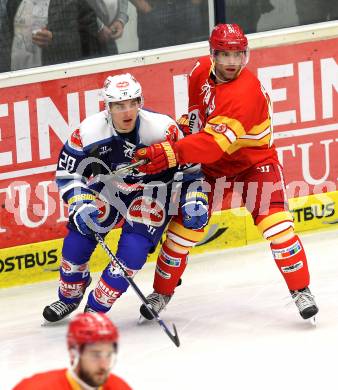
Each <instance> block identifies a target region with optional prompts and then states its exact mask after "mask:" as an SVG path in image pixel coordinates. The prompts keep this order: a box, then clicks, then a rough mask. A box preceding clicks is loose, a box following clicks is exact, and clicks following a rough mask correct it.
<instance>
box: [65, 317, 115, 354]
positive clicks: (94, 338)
mask: <svg viewBox="0 0 338 390" xmlns="http://www.w3.org/2000/svg"><path fill="white" fill-rule="evenodd" d="M118 337H119V336H118V331H117V328H116V326H115V325H114V324H113V323H112V322H111V321H110V319H109V318H108V317H107V316H106V315H105V314H103V313H82V314H78V315H77V316H75V317H74V319H72V320H71V321H70V323H69V326H68V333H67V342H68V348H69V349H72V348H79V347H81V346H82V345H84V344H91V343H97V342H100V341H110V342H112V343H115V344H116V343H117V341H118Z"/></svg>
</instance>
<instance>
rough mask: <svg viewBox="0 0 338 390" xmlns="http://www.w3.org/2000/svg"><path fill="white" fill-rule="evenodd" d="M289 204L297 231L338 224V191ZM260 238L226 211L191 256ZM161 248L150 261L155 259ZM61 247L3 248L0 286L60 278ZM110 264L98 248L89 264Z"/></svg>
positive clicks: (112, 238)
mask: <svg viewBox="0 0 338 390" xmlns="http://www.w3.org/2000/svg"><path fill="white" fill-rule="evenodd" d="M289 204H290V209H291V211H292V213H293V216H294V220H295V228H296V231H297V232H304V231H307V230H313V229H328V228H332V227H335V226H336V225H337V224H338V206H337V204H338V191H335V192H329V193H323V194H318V195H311V196H308V197H299V198H294V199H291V200H290V202H289ZM120 232H121V229H115V230H113V231H112V232H111V233H110V234H109V235H108V237H107V242H108V243H109V245H110V247H111V249H112V250H114V251H115V250H116V246H117V240H118V237H119V235H120ZM162 239H163V238H162ZM260 239H261V237H260V234H259V232H258V230H257V228H256V227H255V226H254V224H253V220H252V218H251V215H250V214H249V213H248V212H247V211H246V210H245V209H244V208H238V209H230V210H223V211H221V212H218V213H215V214H214V215H213V216H212V218H211V220H210V223H209V225H208V228H207V230H206V233H205V236H204V238H203V240H202V241H201V242H200V243H199V245H198V246H197V247H195V248H194V249H193V250H192V254H199V253H203V252H207V251H209V252H212V251H216V250H219V249H225V248H231V247H235V246H242V245H247V244H250V243H252V242H255V241H257V240H260ZM159 247H160V245H159V246H158V247H157V250H156V251H155V253H153V254H152V255H150V256H149V258H148V261H154V260H156V257H157V254H158V250H159ZM61 248H62V239H56V240H49V241H45V242H39V243H33V244H28V245H23V246H17V247H12V248H7V249H1V250H0V286H1V287H10V286H15V285H20V284H29V283H34V282H39V281H45V280H50V279H57V278H58V276H59V273H58V269H59V262H60V259H61ZM108 261H109V260H108V258H107V255H106V254H105V252H104V251H103V250H102V248H101V247H97V249H96V250H95V252H94V254H93V256H92V258H91V261H90V267H91V271H92V272H97V271H101V270H103V268H104V267H105V265H106V264H107V263H108Z"/></svg>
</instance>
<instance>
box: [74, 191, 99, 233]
mask: <svg viewBox="0 0 338 390" xmlns="http://www.w3.org/2000/svg"><path fill="white" fill-rule="evenodd" d="M74 198H75V199H74ZM94 200H95V196H94V195H90V194H82V195H77V196H74V197H73V198H72V199H70V201H68V204H69V222H70V223H71V224H72V225H73V226H75V228H76V229H77V230H78V231H79V232H80V233H81V234H83V235H91V234H92V233H93V231H95V230H96V227H98V226H100V225H99V221H98V216H99V214H100V211H99V209H98V208H97V207H96V204H95V203H94Z"/></svg>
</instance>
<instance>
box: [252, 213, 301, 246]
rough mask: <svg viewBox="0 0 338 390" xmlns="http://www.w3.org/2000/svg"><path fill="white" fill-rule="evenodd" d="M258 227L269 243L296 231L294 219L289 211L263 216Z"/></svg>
mask: <svg viewBox="0 0 338 390" xmlns="http://www.w3.org/2000/svg"><path fill="white" fill-rule="evenodd" d="M256 225H257V228H258V230H259V231H260V232H261V234H262V236H263V237H264V238H265V239H267V240H269V241H273V240H275V239H277V238H280V237H282V236H283V235H287V234H289V233H290V232H292V231H293V229H294V223H293V217H292V215H291V213H290V212H289V211H278V212H276V213H273V214H270V215H267V216H262V217H260V218H259V222H258V223H257V222H256Z"/></svg>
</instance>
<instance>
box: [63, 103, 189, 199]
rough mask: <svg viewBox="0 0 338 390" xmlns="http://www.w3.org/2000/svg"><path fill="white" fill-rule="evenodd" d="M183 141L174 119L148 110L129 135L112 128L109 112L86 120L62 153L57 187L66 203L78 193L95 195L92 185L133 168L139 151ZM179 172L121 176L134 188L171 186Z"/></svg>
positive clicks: (139, 115) (143, 113)
mask: <svg viewBox="0 0 338 390" xmlns="http://www.w3.org/2000/svg"><path fill="white" fill-rule="evenodd" d="M182 137H183V135H182V133H181V131H180V130H179V128H178V126H177V125H176V122H175V121H174V120H173V119H172V118H170V117H169V116H167V115H163V114H159V113H155V112H151V111H147V110H144V109H140V110H139V114H138V118H137V121H136V125H135V129H134V130H133V131H132V132H131V133H128V134H125V133H124V134H121V133H118V132H117V131H116V129H115V128H114V127H113V126H112V125H110V124H109V122H108V113H107V112H106V111H101V112H99V113H97V114H94V115H92V116H90V117H88V118H86V119H85V120H84V121H83V122H82V123H81V125H80V127H79V129H77V130H75V131H74V132H73V133H72V134H71V136H70V137H69V139H68V140H67V142H66V143H65V145H64V147H63V149H62V150H61V152H60V156H59V160H58V165H57V171H56V183H57V185H58V187H59V190H60V191H61V193H62V196H63V199H64V201H65V202H67V201H68V200H69V199H70V198H71V197H72V196H74V194H75V193H76V194H79V193H81V194H93V185H91V183H93V181H95V178H97V177H100V175H101V176H103V175H105V178H107V175H110V174H111V173H112V172H113V171H115V170H116V169H119V168H122V167H123V166H125V165H128V164H130V162H131V160H132V158H133V154H134V151H135V150H136V149H137V148H140V147H143V146H149V145H151V144H154V143H158V142H162V141H165V140H166V139H169V138H170V139H172V140H173V141H175V140H177V139H180V138H182ZM176 170H177V169H176V168H172V169H170V170H167V171H165V172H161V173H159V174H156V175H146V174H144V173H141V172H138V171H137V170H134V171H133V172H127V173H124V174H123V175H121V181H123V183H126V184H130V185H132V184H136V183H138V184H140V183H142V184H146V183H149V182H153V181H162V182H163V183H167V182H170V181H172V179H173V176H174V174H175V172H176ZM114 176H115V175H114ZM98 191H99V190H98ZM95 192H96V191H95ZM96 193H97V192H96Z"/></svg>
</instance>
